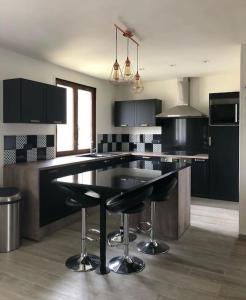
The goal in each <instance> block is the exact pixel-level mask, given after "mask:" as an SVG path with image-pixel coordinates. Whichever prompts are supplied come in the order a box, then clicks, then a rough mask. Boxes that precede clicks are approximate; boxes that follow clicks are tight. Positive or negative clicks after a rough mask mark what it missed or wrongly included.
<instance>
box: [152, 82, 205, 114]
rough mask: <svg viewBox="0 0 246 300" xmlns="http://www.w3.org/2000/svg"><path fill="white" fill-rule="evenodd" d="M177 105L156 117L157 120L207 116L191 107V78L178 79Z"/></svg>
mask: <svg viewBox="0 0 246 300" xmlns="http://www.w3.org/2000/svg"><path fill="white" fill-rule="evenodd" d="M177 84H178V97H177V105H176V106H174V107H172V108H170V109H168V110H167V111H164V112H162V113H160V114H159V115H156V117H157V118H197V117H200V118H201V117H206V115H205V114H203V113H202V112H200V111H199V110H197V109H195V108H194V107H192V106H190V78H188V77H186V78H178V80H177Z"/></svg>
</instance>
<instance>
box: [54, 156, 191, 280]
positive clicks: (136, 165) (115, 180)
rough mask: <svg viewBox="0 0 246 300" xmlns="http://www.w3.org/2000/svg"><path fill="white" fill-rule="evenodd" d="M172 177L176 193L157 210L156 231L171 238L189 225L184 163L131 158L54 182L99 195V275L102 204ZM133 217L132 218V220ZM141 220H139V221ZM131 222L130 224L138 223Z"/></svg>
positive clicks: (102, 253)
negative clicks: (176, 181)
mask: <svg viewBox="0 0 246 300" xmlns="http://www.w3.org/2000/svg"><path fill="white" fill-rule="evenodd" d="M173 174H175V176H177V179H178V185H177V188H176V191H174V193H173V195H172V197H171V199H168V201H164V203H168V204H167V205H166V207H165V208H164V210H163V211H162V210H160V209H159V215H158V216H157V218H159V220H158V221H157V223H159V232H160V231H161V232H162V235H163V236H166V235H169V236H172V235H173V236H172V237H174V238H178V237H179V236H181V235H182V234H183V233H184V232H185V230H186V229H187V228H188V227H189V224H190V165H189V164H187V163H183V162H179V163H168V162H161V161H159V162H156V161H154V162H151V161H145V160H144V159H141V160H140V159H137V158H136V159H135V160H133V161H130V162H125V163H120V164H119V163H116V164H111V165H110V166H107V167H105V168H98V169H97V168H96V169H94V170H90V171H85V172H81V173H79V174H73V175H69V176H65V177H62V178H58V179H55V180H54V182H55V183H56V184H59V183H65V184H67V185H71V186H76V187H81V188H83V189H84V188H86V189H88V190H91V191H94V192H96V193H98V194H99V195H100V260H101V264H100V272H101V273H102V274H105V273H106V236H107V235H106V203H107V200H108V199H109V198H111V197H114V196H116V195H119V194H121V195H122V194H123V193H126V192H129V191H132V190H137V189H138V188H141V187H143V186H150V185H152V184H154V183H155V182H157V181H160V180H162V179H164V178H165V177H168V176H170V175H173ZM133 218H134V217H133ZM140 219H141V218H140ZM140 219H135V220H134V219H133V220H132V223H134V222H135V223H136V225H137V223H139V220H140Z"/></svg>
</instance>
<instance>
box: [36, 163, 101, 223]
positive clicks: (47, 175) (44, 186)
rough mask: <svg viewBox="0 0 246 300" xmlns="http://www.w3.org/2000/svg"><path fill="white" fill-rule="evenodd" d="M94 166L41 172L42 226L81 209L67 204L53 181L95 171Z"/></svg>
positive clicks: (84, 165)
mask: <svg viewBox="0 0 246 300" xmlns="http://www.w3.org/2000/svg"><path fill="white" fill-rule="evenodd" d="M93 167H95V166H94V164H93V163H92V164H81V165H70V166H65V167H57V168H54V169H48V170H41V171H40V174H39V188H40V226H44V225H47V224H49V223H51V222H54V221H56V220H59V219H61V218H64V217H66V216H68V215H70V214H72V213H74V212H76V211H78V210H79V209H76V208H72V207H69V206H67V205H66V204H65V200H66V198H65V196H64V194H63V193H62V192H61V191H60V189H59V188H58V186H56V185H55V184H54V183H53V182H52V181H53V180H54V179H56V178H59V177H63V176H68V175H72V174H78V173H80V172H84V171H87V170H89V169H93Z"/></svg>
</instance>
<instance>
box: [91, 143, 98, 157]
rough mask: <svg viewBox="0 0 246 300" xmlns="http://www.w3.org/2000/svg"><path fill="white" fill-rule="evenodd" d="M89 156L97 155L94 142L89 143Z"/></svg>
mask: <svg viewBox="0 0 246 300" xmlns="http://www.w3.org/2000/svg"><path fill="white" fill-rule="evenodd" d="M90 153H91V154H96V153H97V148H96V147H94V142H93V141H91V149H90Z"/></svg>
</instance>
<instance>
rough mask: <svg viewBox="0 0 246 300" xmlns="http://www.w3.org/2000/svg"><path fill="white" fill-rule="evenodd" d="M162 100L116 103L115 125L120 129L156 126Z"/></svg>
mask: <svg viewBox="0 0 246 300" xmlns="http://www.w3.org/2000/svg"><path fill="white" fill-rule="evenodd" d="M161 106H162V104H161V100H158V99H150V100H135V101H116V102H115V107H114V119H115V122H114V125H115V126H120V127H145V126H155V125H156V122H155V116H156V115H157V114H159V113H160V112H161Z"/></svg>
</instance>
